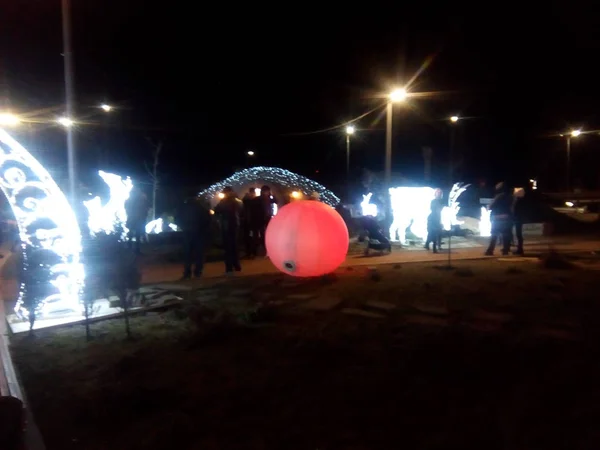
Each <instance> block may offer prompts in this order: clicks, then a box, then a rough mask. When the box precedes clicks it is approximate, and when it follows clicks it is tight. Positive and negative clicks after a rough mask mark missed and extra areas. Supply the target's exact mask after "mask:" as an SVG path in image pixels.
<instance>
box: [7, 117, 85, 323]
mask: <svg viewBox="0 0 600 450" xmlns="http://www.w3.org/2000/svg"><path fill="white" fill-rule="evenodd" d="M0 150H1V152H0V158H1V159H0V188H1V189H2V192H4V195H6V198H7V199H8V202H9V204H10V206H11V208H12V211H13V213H14V215H15V219H16V221H17V224H18V227H19V237H20V240H21V245H22V246H23V248H26V247H29V248H30V249H31V253H29V255H30V257H31V259H34V258H35V259H36V260H37V259H39V260H40V261H51V264H50V265H42V264H31V265H27V261H24V264H25V267H24V269H25V270H28V271H38V270H39V271H49V272H50V277H49V284H50V285H49V286H48V292H49V295H48V297H46V298H45V299H44V300H43V301H42V304H41V312H42V314H43V313H44V312H47V311H48V310H49V309H50V305H51V309H52V310H56V309H62V310H74V311H80V310H81V304H80V292H81V288H82V286H83V279H84V272H83V266H82V264H81V262H80V254H81V232H80V230H79V225H78V224H77V218H76V216H75V213H74V212H73V210H72V209H71V206H70V205H69V202H68V201H67V199H66V197H65V196H64V194H63V193H62V191H61V190H60V188H59V187H58V186H57V184H56V183H55V182H54V180H53V179H52V177H51V176H50V174H49V173H48V171H47V170H46V169H44V167H43V166H42V165H41V164H40V163H39V162H38V161H37V160H36V159H35V158H34V157H33V156H32V155H31V154H30V153H29V152H28V151H27V150H26V149H25V148H24V147H23V146H22V145H21V144H19V143H18V142H17V141H15V140H14V139H13V138H12V137H10V135H9V134H8V133H7V132H6V131H4V130H3V129H1V128H0ZM40 278H42V277H40ZM24 287H25V286H24V285H22V286H21V292H20V295H19V299H18V301H17V305H16V306H15V312H16V313H17V314H21V313H22V315H24V316H27V310H26V309H25V308H24V307H23V295H24V292H25V291H24Z"/></svg>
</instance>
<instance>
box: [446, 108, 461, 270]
mask: <svg viewBox="0 0 600 450" xmlns="http://www.w3.org/2000/svg"><path fill="white" fill-rule="evenodd" d="M458 121H459V117H458V116H452V117H450V149H449V153H450V154H449V159H450V161H449V163H448V181H449V183H448V186H450V191H448V200H450V192H451V190H452V179H453V178H454V142H455V137H456V126H455V125H456V124H457V123H458ZM448 206H450V205H448ZM451 268H452V223H450V231H449V232H448V269H451Z"/></svg>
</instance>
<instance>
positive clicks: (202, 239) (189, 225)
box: [177, 196, 211, 280]
mask: <svg viewBox="0 0 600 450" xmlns="http://www.w3.org/2000/svg"><path fill="white" fill-rule="evenodd" d="M177 223H178V225H179V226H180V227H181V229H182V233H183V246H184V248H183V250H184V262H183V280H189V279H190V278H191V276H192V273H193V275H194V277H196V278H199V277H201V276H202V270H203V269H204V253H205V251H206V244H207V243H208V238H209V233H210V223H211V213H210V208H209V206H208V204H207V203H206V202H205V201H204V200H202V199H201V198H199V197H197V196H194V197H190V198H188V199H187V200H186V201H185V203H184V205H183V208H182V210H181V212H180V216H179V217H178V219H177ZM192 269H193V272H192Z"/></svg>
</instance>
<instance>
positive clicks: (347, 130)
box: [346, 125, 356, 196]
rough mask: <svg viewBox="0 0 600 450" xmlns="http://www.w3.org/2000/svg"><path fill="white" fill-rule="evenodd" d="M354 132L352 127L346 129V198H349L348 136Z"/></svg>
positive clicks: (354, 129)
mask: <svg viewBox="0 0 600 450" xmlns="http://www.w3.org/2000/svg"><path fill="white" fill-rule="evenodd" d="M355 131H356V128H354V125H348V126H347V127H346V189H347V194H348V196H350V136H351V135H353V134H354V132H355Z"/></svg>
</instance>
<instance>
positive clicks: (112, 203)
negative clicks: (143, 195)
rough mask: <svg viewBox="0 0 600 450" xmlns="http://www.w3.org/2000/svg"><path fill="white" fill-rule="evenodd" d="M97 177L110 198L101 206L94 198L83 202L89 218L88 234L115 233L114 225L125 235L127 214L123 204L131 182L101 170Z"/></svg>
mask: <svg viewBox="0 0 600 450" xmlns="http://www.w3.org/2000/svg"><path fill="white" fill-rule="evenodd" d="M98 175H100V177H101V178H102V179H103V180H104V182H105V183H106V184H107V185H108V188H109V190H110V197H109V199H108V202H107V203H106V204H104V205H103V204H102V199H100V197H98V196H96V197H94V198H93V199H91V200H87V201H85V202H83V204H84V205H85V207H86V208H87V210H88V212H89V214H90V217H89V219H88V227H89V228H90V232H91V233H92V234H93V235H95V234H98V233H112V232H113V231H115V225H116V224H118V225H119V226H120V227H122V229H123V232H124V233H125V234H126V233H127V231H128V230H127V227H126V226H125V225H126V224H127V212H126V211H125V202H126V201H127V199H128V198H129V194H130V193H131V189H133V182H132V181H131V178H129V177H127V178H125V179H123V178H121V176H120V175H115V174H113V173H107V172H104V171H102V170H100V171H98Z"/></svg>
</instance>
